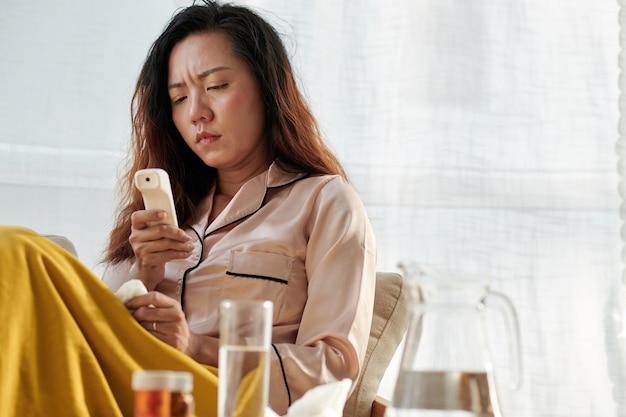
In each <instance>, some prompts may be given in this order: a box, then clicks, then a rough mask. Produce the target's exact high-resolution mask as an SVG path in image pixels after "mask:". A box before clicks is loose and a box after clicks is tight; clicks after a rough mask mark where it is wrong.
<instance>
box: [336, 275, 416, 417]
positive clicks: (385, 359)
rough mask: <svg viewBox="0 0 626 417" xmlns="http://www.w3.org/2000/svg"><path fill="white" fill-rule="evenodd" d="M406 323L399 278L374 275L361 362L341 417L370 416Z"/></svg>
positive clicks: (407, 313)
mask: <svg viewBox="0 0 626 417" xmlns="http://www.w3.org/2000/svg"><path fill="white" fill-rule="evenodd" d="M408 320H409V306H408V299H407V295H406V293H405V289H404V286H403V281H402V276H401V275H400V274H397V273H394V272H378V273H377V274H376V296H375V298H374V317H373V319H372V330H371V331H370V339H369V342H368V344H367V353H366V355H365V363H364V365H363V370H362V372H361V376H360V377H359V381H358V382H357V385H356V387H355V389H354V391H353V392H352V394H351V395H350V397H349V398H348V401H347V402H346V406H345V408H344V411H343V416H344V417H368V416H369V415H370V413H371V410H372V403H373V402H374V399H375V398H376V395H377V393H378V386H379V384H380V380H381V379H382V377H383V375H384V373H385V370H386V369H387V366H388V365H389V362H390V361H391V358H392V357H393V354H394V353H395V351H396V349H397V347H398V345H399V344H400V341H401V340H402V337H403V336H404V332H405V330H406V327H407V324H408Z"/></svg>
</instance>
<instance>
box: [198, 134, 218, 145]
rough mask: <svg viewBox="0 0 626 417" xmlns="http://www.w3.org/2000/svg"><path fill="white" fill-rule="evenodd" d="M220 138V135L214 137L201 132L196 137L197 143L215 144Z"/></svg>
mask: <svg viewBox="0 0 626 417" xmlns="http://www.w3.org/2000/svg"><path fill="white" fill-rule="evenodd" d="M219 138H220V135H214V134H212V133H206V132H200V133H198V134H197V135H196V143H198V144H203V143H213V142H215V141H216V140H218V139H219Z"/></svg>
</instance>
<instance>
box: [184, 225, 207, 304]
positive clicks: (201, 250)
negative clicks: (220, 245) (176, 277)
mask: <svg viewBox="0 0 626 417" xmlns="http://www.w3.org/2000/svg"><path fill="white" fill-rule="evenodd" d="M190 229H191V230H193V232H194V233H195V234H196V236H197V237H198V240H199V241H200V257H199V258H198V263H197V264H195V265H194V266H192V267H191V268H187V270H186V271H185V273H184V274H183V280H182V281H183V282H181V284H180V307H181V308H182V309H183V312H184V311H185V283H186V282H187V274H189V273H190V272H191V271H193V270H194V269H196V268H198V267H199V266H200V262H202V254H203V253H204V240H203V239H202V238H201V237H200V233H198V232H196V229H194V228H193V227H191V228H190Z"/></svg>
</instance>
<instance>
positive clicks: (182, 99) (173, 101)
mask: <svg viewBox="0 0 626 417" xmlns="http://www.w3.org/2000/svg"><path fill="white" fill-rule="evenodd" d="M185 99H187V96H183V97H178V98H175V99H173V100H172V103H174V104H180V103H182V102H183V101H185Z"/></svg>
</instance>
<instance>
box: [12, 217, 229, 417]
mask: <svg viewBox="0 0 626 417" xmlns="http://www.w3.org/2000/svg"><path fill="white" fill-rule="evenodd" d="M138 369H168V370H175V371H188V372H191V373H192V374H193V376H194V398H195V401H196V414H197V415H198V416H202V417H205V416H206V417H213V416H215V415H216V414H217V376H216V374H217V372H216V369H215V368H212V367H208V366H204V365H201V364H199V363H197V362H196V361H194V360H193V359H191V358H189V357H188V356H186V355H185V354H183V353H181V352H179V351H178V350H176V349H174V348H172V347H170V346H169V345H167V344H165V343H163V342H161V341H160V340H158V339H156V338H155V337H153V336H152V335H151V334H149V333H148V332H147V331H145V330H144V329H143V328H142V327H141V326H140V325H139V324H138V323H137V322H136V321H135V319H134V318H133V317H132V316H131V315H130V313H129V312H128V311H127V310H126V308H125V307H124V305H123V304H122V303H121V302H120V301H119V300H118V299H117V298H116V297H115V296H114V295H113V293H112V292H111V291H110V290H109V289H108V288H107V287H106V286H105V285H104V284H103V283H102V281H101V280H100V279H99V278H98V277H97V276H95V275H94V274H93V273H92V272H91V271H90V270H89V269H88V268H87V267H86V266H84V265H83V264H82V263H81V262H80V261H78V259H76V258H75V257H74V256H72V255H71V254H69V253H68V252H66V251H65V250H64V249H62V248H60V247H59V246H58V245H56V244H55V243H53V242H50V241H48V240H47V239H45V238H43V237H41V236H39V235H38V234H36V233H34V232H32V231H30V230H28V229H24V228H19V227H5V226H0V410H1V411H0V414H1V415H2V416H4V417H13V416H16V417H17V416H20V417H25V416H46V417H55V416H59V417H60V416H63V417H68V416H70V417H72V416H106V417H117V416H127V417H132V415H133V398H134V396H133V395H134V394H133V391H132V389H131V386H130V381H131V375H132V373H133V371H134V370H138Z"/></svg>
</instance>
